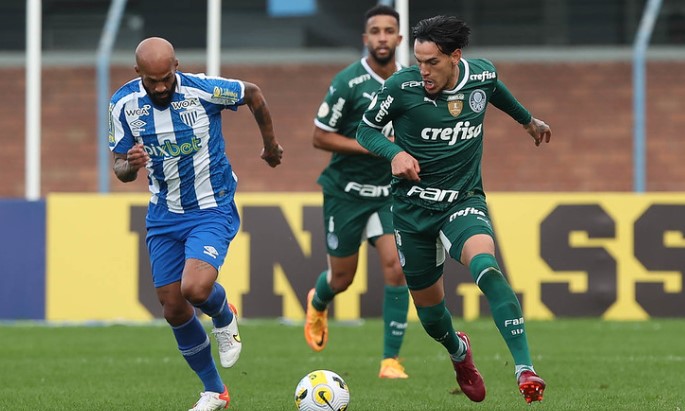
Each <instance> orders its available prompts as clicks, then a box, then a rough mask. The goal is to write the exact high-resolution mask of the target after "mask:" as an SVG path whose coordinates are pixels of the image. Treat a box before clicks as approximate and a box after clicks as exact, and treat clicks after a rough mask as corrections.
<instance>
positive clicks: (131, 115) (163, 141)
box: [109, 71, 245, 213]
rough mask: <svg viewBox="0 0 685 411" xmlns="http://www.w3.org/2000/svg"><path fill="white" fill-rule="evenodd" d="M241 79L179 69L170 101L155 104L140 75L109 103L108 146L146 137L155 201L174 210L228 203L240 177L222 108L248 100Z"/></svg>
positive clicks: (126, 145) (122, 146)
mask: <svg viewBox="0 0 685 411" xmlns="http://www.w3.org/2000/svg"><path fill="white" fill-rule="evenodd" d="M244 97H245V85H244V84H243V82H242V81H240V80H231V79H225V78H221V77H208V76H205V75H204V74H188V73H181V72H179V71H177V72H176V92H175V93H174V96H173V98H172V101H171V104H170V105H169V106H168V107H158V106H156V105H155V104H154V103H153V102H152V100H151V99H150V97H149V96H148V95H147V93H146V92H145V89H144V88H143V84H142V81H141V80H140V78H138V79H134V80H131V81H129V82H128V83H126V84H124V85H123V86H122V87H121V88H120V89H119V90H117V91H116V92H115V93H114V95H113V96H112V100H111V101H110V105H109V113H110V124H109V148H110V150H111V151H113V152H115V153H120V154H126V152H127V151H128V150H129V149H130V148H131V147H133V145H134V144H136V143H142V144H143V145H144V146H145V151H147V153H148V154H149V155H150V161H148V164H147V165H146V168H147V171H148V182H149V187H150V192H151V193H152V197H151V199H150V202H151V203H153V204H156V205H158V206H161V207H164V208H166V209H168V210H169V211H170V212H173V213H184V212H187V211H190V210H197V209H206V208H211V207H217V206H221V205H225V204H227V203H229V202H230V201H232V200H233V196H234V193H235V189H236V184H237V180H238V179H237V177H236V175H235V174H234V173H233V170H232V168H231V164H230V163H229V161H228V158H227V157H226V153H225V143H224V137H223V135H222V131H221V111H222V110H223V109H231V110H234V111H235V110H237V108H238V106H240V105H242V104H244V103H245V102H244Z"/></svg>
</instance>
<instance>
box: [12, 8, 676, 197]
mask: <svg viewBox="0 0 685 411" xmlns="http://www.w3.org/2000/svg"><path fill="white" fill-rule="evenodd" d="M109 3H110V2H109V1H107V0H44V1H43V33H42V42H43V51H44V52H43V77H42V82H43V83H42V99H43V100H42V177H41V192H42V194H43V195H45V194H46V193H51V192H92V191H97V189H98V177H97V139H98V138H101V137H98V135H97V129H96V126H97V117H96V116H97V113H96V104H95V98H96V74H95V51H96V49H97V45H98V41H99V38H100V35H101V32H102V27H103V24H104V22H105V18H106V15H107V11H108V8H109ZM375 3H376V1H370V0H367V1H363V0H347V1H345V2H340V1H333V0H320V1H314V0H309V1H308V0H298V1H286V0H283V1H277V0H270V1H267V0H231V1H223V5H222V7H223V8H222V34H221V45H222V66H221V74H222V75H223V76H225V77H233V78H240V79H243V80H246V81H250V82H254V83H257V84H258V85H260V87H261V88H262V89H263V91H264V93H265V95H266V97H267V99H268V101H269V104H270V107H271V110H272V114H273V117H274V121H275V127H276V131H277V135H278V137H279V139H280V141H281V143H282V144H283V146H284V147H285V149H286V153H285V162H284V164H283V165H282V167H281V168H280V170H279V174H278V175H279V179H277V180H274V179H273V178H271V177H272V174H271V170H270V169H269V168H268V167H265V166H264V165H263V164H262V163H261V160H260V159H259V151H260V148H261V146H260V137H259V134H258V131H257V128H256V126H255V124H254V121H253V119H252V117H251V115H250V113H249V110H247V109H245V108H243V109H241V110H239V111H238V112H237V113H227V114H226V115H224V131H225V135H226V137H227V140H228V150H227V151H228V154H229V157H230V158H231V160H232V162H233V163H234V167H235V169H236V171H237V173H238V175H239V176H240V178H241V190H245V191H293V190H298V191H316V190H318V186H317V185H316V183H315V180H316V177H317V176H318V173H319V172H320V170H321V169H322V168H323V167H324V166H325V164H326V162H327V161H328V157H329V156H328V154H326V153H324V152H321V151H319V150H315V149H314V148H313V147H312V146H311V135H312V130H313V117H314V114H315V111H316V109H317V107H318V106H319V104H320V101H321V99H322V98H323V96H324V94H325V93H326V90H327V87H328V84H329V82H330V79H331V77H332V76H333V75H334V74H335V73H336V72H337V71H338V70H340V69H341V68H343V67H344V66H346V65H347V64H349V63H351V62H353V61H354V60H355V59H358V58H359V57H360V56H361V55H362V52H363V49H362V39H361V33H362V30H363V13H364V11H365V10H366V9H368V8H369V7H371V6H373V5H374V4H375ZM409 3H410V4H409V12H410V21H409V24H410V27H411V26H413V25H414V24H416V22H417V21H418V20H419V19H422V18H425V17H429V16H433V15H436V14H454V15H458V16H460V17H462V18H463V19H464V20H465V21H467V22H468V23H469V24H470V25H471V27H472V29H473V34H472V38H471V45H470V47H469V48H467V49H466V51H465V56H466V57H484V58H488V59H490V60H492V61H493V62H494V63H495V64H496V66H497V67H498V70H499V72H500V78H501V79H502V80H503V81H504V82H505V83H506V84H507V85H508V86H509V88H510V89H511V90H512V91H513V93H514V94H515V96H517V98H518V99H519V100H520V101H521V102H523V103H524V105H525V106H526V107H527V108H529V109H530V110H531V112H532V113H533V114H534V115H535V116H536V117H539V118H541V119H543V120H545V121H546V122H548V123H549V124H550V125H551V127H552V130H553V132H554V136H553V142H552V144H550V145H546V146H543V147H540V148H535V147H534V146H533V145H532V144H531V141H530V139H529V138H527V135H526V134H525V132H524V131H523V130H522V129H521V128H520V126H518V125H517V124H516V123H515V122H513V121H512V120H510V119H509V118H507V117H506V116H505V115H503V114H502V113H501V112H499V111H497V110H490V111H489V113H490V114H489V115H488V119H487V121H486V131H485V158H484V161H485V163H484V178H485V186H486V189H488V190H491V191H631V190H632V187H633V186H632V184H633V175H632V154H633V153H632V133H633V113H632V92H633V91H632V84H631V75H632V68H631V44H632V42H633V40H634V37H635V32H636V29H637V26H638V24H639V19H640V17H641V14H642V11H643V8H644V4H645V1H644V0H604V1H601V2H597V1H594V0H519V1H516V2H514V1H509V0H481V1H476V0H464V1H450V0H428V1H421V2H418V1H410V2H409ZM206 19H207V6H206V2H196V1H180V0H169V1H161V0H160V1H152V0H146V1H143V0H129V1H128V2H127V5H126V9H125V13H124V17H123V21H122V26H121V28H120V30H119V34H118V36H117V39H116V42H115V52H114V55H113V57H112V70H111V90H112V91H114V90H115V89H116V88H118V87H119V86H120V85H121V84H122V83H124V82H125V81H127V80H129V79H131V78H133V77H134V76H135V72H134V71H133V64H134V62H133V50H134V48H135V46H136V45H137V43H138V42H139V41H140V40H142V39H143V38H145V37H148V36H163V37H166V38H167V39H169V40H170V41H171V42H172V43H174V45H175V46H176V48H177V54H178V57H179V60H180V69H181V70H183V71H191V72H195V71H199V72H203V71H205V61H206V57H205V48H206V38H207V36H206V21H207V20H206ZM25 24H26V2H25V0H4V1H3V2H1V3H0V90H2V94H3V97H4V98H2V99H0V140H1V141H2V146H3V150H1V151H0V175H1V176H2V178H1V179H0V196H1V197H22V196H23V193H24V138H23V136H24V134H25V130H24V128H25V126H24V104H25V103H24V93H25V92H24V90H25V85H26V84H25V66H24V64H25V57H24V51H23V50H24V47H25V37H26V33H25ZM406 40H410V39H406ZM651 43H652V47H651V48H650V52H649V54H648V57H649V58H648V63H647V87H648V88H647V101H646V107H647V138H648V140H647V182H646V187H647V190H648V191H682V190H684V189H685V162H682V161H681V160H680V157H681V154H680V153H683V152H685V147H684V145H685V141H684V140H683V139H682V138H680V130H682V129H683V126H685V111H684V110H683V108H684V107H685V103H684V101H685V3H683V2H682V1H680V0H665V1H664V2H663V5H662V9H661V13H660V15H659V18H658V19H657V23H656V25H655V31H654V34H653V37H652V42H651ZM410 44H411V42H410ZM410 54H411V53H410ZM111 190H112V191H113V192H117V191H145V190H146V181H145V179H142V178H141V179H139V180H138V181H137V182H136V183H134V184H130V185H124V184H121V183H119V182H117V181H116V180H115V179H114V178H112V180H111Z"/></svg>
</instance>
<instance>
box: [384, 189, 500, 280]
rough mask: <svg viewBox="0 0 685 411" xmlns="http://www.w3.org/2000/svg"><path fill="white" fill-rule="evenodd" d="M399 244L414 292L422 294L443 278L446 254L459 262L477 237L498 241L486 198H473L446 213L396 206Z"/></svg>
mask: <svg viewBox="0 0 685 411" xmlns="http://www.w3.org/2000/svg"><path fill="white" fill-rule="evenodd" d="M393 217H394V225H395V242H396V243H397V249H398V251H399V255H400V264H401V265H402V270H403V271H404V275H405V277H406V278H407V286H408V287H409V289H411V290H422V289H424V288H427V287H429V286H431V285H433V284H434V283H435V282H436V281H438V280H439V279H440V277H441V276H442V269H443V265H444V263H445V250H447V252H448V253H449V255H450V257H452V258H453V259H455V260H457V261H459V260H460V258H461V250H462V248H464V243H466V240H468V239H469V238H470V237H472V236H474V235H476V234H488V235H489V236H491V237H494V233H493V231H492V224H491V223H490V218H489V217H488V207H487V204H486V203H485V198H484V197H482V196H479V195H478V196H471V197H467V198H466V199H464V200H461V201H459V202H458V203H456V204H455V205H454V206H453V207H451V208H449V209H447V210H445V211H435V210H429V209H426V208H423V207H419V206H416V205H412V204H408V203H403V202H396V203H395V205H394V206H393Z"/></svg>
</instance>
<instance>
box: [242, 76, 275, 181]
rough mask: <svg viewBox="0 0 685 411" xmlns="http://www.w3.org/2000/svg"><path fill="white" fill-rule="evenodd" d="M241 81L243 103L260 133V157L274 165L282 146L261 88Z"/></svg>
mask: <svg viewBox="0 0 685 411" xmlns="http://www.w3.org/2000/svg"><path fill="white" fill-rule="evenodd" d="M243 83H244V84H245V104H247V106H248V107H249V108H250V111H251V112H252V115H253V116H254V119H255V121H256V122H257V126H258V127H259V132H260V133H261V134H262V141H263V143H264V148H263V149H262V153H261V158H262V159H263V160H264V161H266V162H267V163H268V164H269V165H270V166H271V167H276V166H277V165H279V164H281V159H282V158H283V147H281V145H280V144H278V141H277V140H276V136H275V134H274V126H273V122H272V121H271V112H270V111H269V106H268V105H267V104H266V99H265V98H264V95H263V94H262V90H261V89H260V88H259V87H258V86H257V85H256V84H253V83H248V82H243Z"/></svg>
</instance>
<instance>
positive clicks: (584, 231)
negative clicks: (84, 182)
mask: <svg viewBox="0 0 685 411" xmlns="http://www.w3.org/2000/svg"><path fill="white" fill-rule="evenodd" d="M148 198H149V197H148V195H147V194H113V195H98V194H53V195H50V196H49V197H48V199H47V250H46V251H47V266H46V271H47V280H46V281H47V284H46V299H47V302H46V311H47V313H46V318H47V319H48V320H66V321H86V320H106V321H112V320H115V321H116V320H122V321H136V320H148V319H151V318H156V317H160V316H161V308H160V307H159V303H158V302H157V301H156V296H155V293H154V289H153V287H152V282H151V277H150V267H149V262H148V257H147V250H146V248H145V238H144V237H145V220H144V219H145V211H146V208H147V201H148ZM236 202H237V204H238V208H239V210H240V214H241V219H242V223H241V229H240V232H239V234H238V235H237V236H236V238H235V240H234V241H233V242H232V243H231V246H230V248H229V252H228V257H227V259H226V263H225V265H224V266H223V267H222V269H221V272H220V275H219V281H220V282H221V283H222V284H224V285H225V286H226V289H227V292H228V296H229V299H230V300H231V301H232V302H233V303H234V304H236V306H237V307H238V309H239V311H240V314H241V315H242V316H245V317H284V318H287V319H291V320H295V321H297V320H302V319H303V317H304V309H303V306H304V301H305V297H306V294H307V291H308V290H309V289H310V288H311V287H312V286H313V284H314V281H315V279H316V277H317V276H318V275H319V273H320V272H321V271H323V270H324V269H325V268H326V255H325V253H326V250H325V242H324V232H323V221H322V215H321V195H320V194H318V193H281V194H255V193H246V194H240V193H239V194H238V195H237V196H236ZM488 203H489V210H490V217H491V219H492V222H493V224H494V229H495V233H496V242H497V252H498V260H499V262H500V265H501V268H502V269H503V272H504V273H505V275H506V276H507V278H508V279H509V281H510V282H511V284H512V286H513V288H514V290H515V291H516V293H517V294H518V295H519V297H520V299H521V302H522V305H523V309H524V314H525V316H526V318H527V319H552V318H555V317H600V318H604V319H612V320H634V319H646V318H649V317H653V316H657V317H682V316H685V303H683V301H685V291H684V290H683V272H684V271H685V239H684V238H683V233H684V232H685V195H683V194H644V195H640V194H632V193H591V194H587V193H586V194H566V193H535V194H533V193H524V194H521V193H516V194H509V193H493V194H490V195H489V196H488ZM368 250H369V248H368V247H367V246H366V245H364V246H363V247H362V249H361V254H360V257H361V258H360V264H359V270H358V272H357V276H356V279H355V282H354V284H353V286H352V287H351V288H350V289H349V290H348V291H346V292H345V293H343V294H340V295H339V296H338V297H336V299H335V305H334V307H332V309H331V315H332V316H333V317H334V318H336V319H339V320H353V319H357V318H360V317H377V316H380V313H381V311H380V310H381V302H380V301H381V298H382V285H383V283H382V279H381V278H380V277H381V275H380V272H379V270H378V262H377V258H376V256H375V253H374V252H373V251H370V252H368ZM367 252H368V254H369V255H368V258H367ZM367 273H368V275H367ZM444 280H445V286H446V292H447V297H446V301H447V303H448V306H449V307H450V310H451V312H452V313H453V314H454V315H456V316H461V317H464V318H466V319H474V318H477V317H479V316H484V315H489V310H488V307H487V304H486V303H485V302H484V301H485V300H484V298H483V297H482V296H481V294H480V291H479V290H478V289H477V287H476V286H475V285H474V284H473V282H472V280H471V277H470V275H469V274H468V272H467V271H466V270H465V269H464V267H462V266H460V265H459V264H458V263H456V262H454V261H450V262H448V263H446V264H445V275H444ZM415 318H416V316H415V313H414V312H413V310H412V312H410V319H415Z"/></svg>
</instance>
